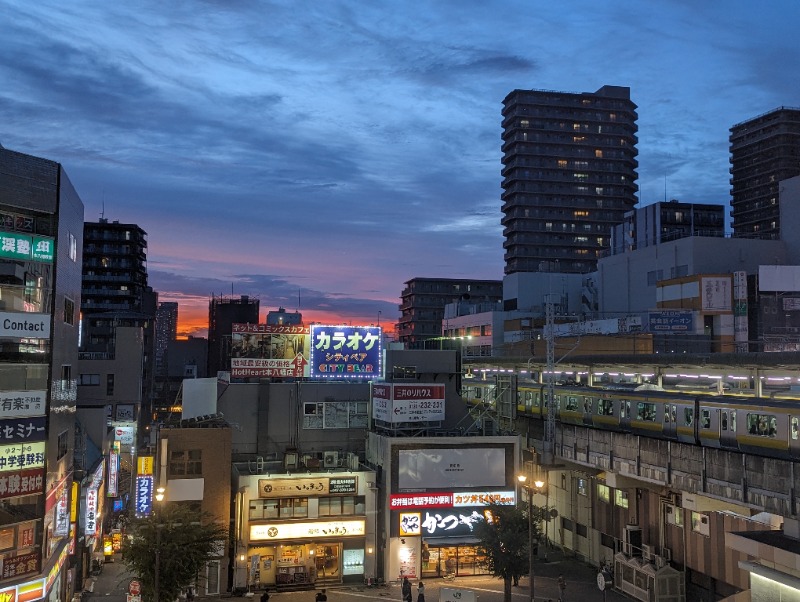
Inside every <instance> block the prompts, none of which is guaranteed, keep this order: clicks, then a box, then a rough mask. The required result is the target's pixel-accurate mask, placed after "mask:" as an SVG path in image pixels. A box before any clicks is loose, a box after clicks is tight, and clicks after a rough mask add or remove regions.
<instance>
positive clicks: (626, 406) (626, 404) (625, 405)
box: [619, 399, 631, 418]
mask: <svg viewBox="0 0 800 602" xmlns="http://www.w3.org/2000/svg"><path fill="white" fill-rule="evenodd" d="M630 415H631V402H630V401H625V400H624V399H623V400H621V401H620V402H619V417H620V418H625V417H626V416H630Z"/></svg>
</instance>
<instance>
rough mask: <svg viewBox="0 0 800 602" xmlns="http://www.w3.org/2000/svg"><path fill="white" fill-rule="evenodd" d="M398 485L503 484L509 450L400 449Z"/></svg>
mask: <svg viewBox="0 0 800 602" xmlns="http://www.w3.org/2000/svg"><path fill="white" fill-rule="evenodd" d="M397 478H398V483H397V485H398V487H399V489H400V490H408V489H444V488H449V487H504V486H505V484H506V451H505V449H503V448H464V449H452V448H448V449H433V448H429V449H401V450H400V452H399V457H398V474H397Z"/></svg>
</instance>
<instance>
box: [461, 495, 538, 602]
mask: <svg viewBox="0 0 800 602" xmlns="http://www.w3.org/2000/svg"><path fill="white" fill-rule="evenodd" d="M532 510H533V512H532V514H531V519H532V523H533V532H534V534H537V533H538V532H539V523H540V520H541V512H540V511H538V509H537V508H535V507H534V508H533V509H532ZM475 536H476V537H477V538H478V539H479V540H480V541H479V543H478V545H477V548H478V553H479V554H483V555H484V557H485V558H486V568H487V569H488V570H489V573H491V575H492V576H493V577H499V578H501V579H502V580H503V599H504V601H505V602H511V584H512V582H515V581H517V580H518V579H519V577H520V575H524V574H526V573H527V572H528V566H529V553H530V551H529V550H528V507H527V505H525V506H520V507H517V506H503V505H500V504H489V505H488V506H487V507H486V508H485V511H484V520H482V521H479V522H478V523H476V525H475Z"/></svg>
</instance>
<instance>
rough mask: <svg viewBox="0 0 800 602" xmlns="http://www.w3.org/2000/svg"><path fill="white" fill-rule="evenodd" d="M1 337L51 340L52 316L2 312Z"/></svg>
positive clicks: (0, 322) (0, 313) (0, 318)
mask: <svg viewBox="0 0 800 602" xmlns="http://www.w3.org/2000/svg"><path fill="white" fill-rule="evenodd" d="M0 337H6V338H8V337H11V338H14V339H49V338H50V314H39V313H33V312H24V311H0Z"/></svg>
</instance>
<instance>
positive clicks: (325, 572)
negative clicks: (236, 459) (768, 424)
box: [234, 472, 375, 588]
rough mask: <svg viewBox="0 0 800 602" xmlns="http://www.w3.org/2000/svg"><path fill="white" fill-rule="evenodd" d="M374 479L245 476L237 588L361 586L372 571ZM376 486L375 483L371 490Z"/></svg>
mask: <svg viewBox="0 0 800 602" xmlns="http://www.w3.org/2000/svg"><path fill="white" fill-rule="evenodd" d="M374 478H375V477H374V475H373V474H372V473H365V472H337V473H322V474H317V475H315V474H304V475H303V476H297V475H285V476H284V475H281V476H270V475H266V476H264V475H247V476H241V477H240V478H239V485H240V489H239V491H240V495H239V499H238V500H237V507H236V513H237V523H236V524H237V532H238V533H237V547H238V551H237V565H236V572H235V576H234V586H235V587H246V586H249V587H255V588H261V587H273V586H275V587H278V588H281V587H291V586H299V585H306V584H317V585H323V584H331V585H333V584H338V583H347V582H359V583H360V582H363V580H364V578H365V575H367V574H372V573H373V572H374V570H375V569H374V555H375V523H374V519H369V518H368V517H369V516H374V514H375V513H374V511H373V512H369V511H368V510H369V509H370V508H374V504H375V497H374V496H375V488H374ZM371 484H372V485H373V486H370V485H371Z"/></svg>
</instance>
